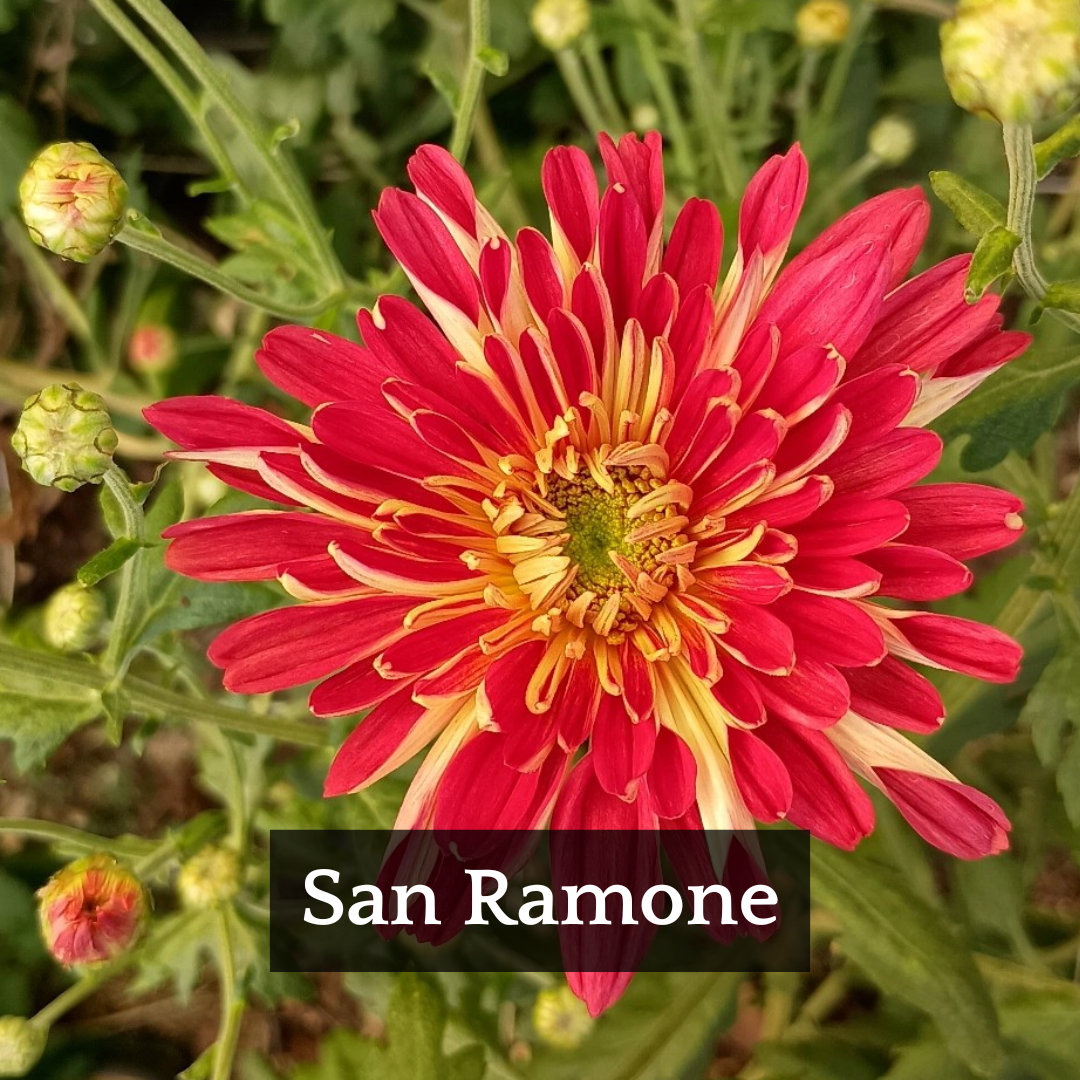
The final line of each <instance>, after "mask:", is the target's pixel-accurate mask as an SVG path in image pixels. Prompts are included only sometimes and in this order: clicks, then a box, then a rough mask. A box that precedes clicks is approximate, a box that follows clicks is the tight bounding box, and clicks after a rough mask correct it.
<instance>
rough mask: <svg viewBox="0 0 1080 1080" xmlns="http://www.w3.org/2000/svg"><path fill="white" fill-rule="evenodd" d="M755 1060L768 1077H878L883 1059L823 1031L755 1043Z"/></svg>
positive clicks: (817, 1079) (873, 1079)
mask: <svg viewBox="0 0 1080 1080" xmlns="http://www.w3.org/2000/svg"><path fill="white" fill-rule="evenodd" d="M754 1064H755V1065H758V1066H760V1067H761V1068H762V1069H763V1070H764V1071H765V1072H764V1075H766V1076H768V1078H769V1080H878V1078H879V1077H880V1076H881V1064H882V1063H881V1062H880V1061H876V1060H874V1059H873V1058H871V1057H868V1056H866V1055H865V1054H863V1053H862V1052H860V1051H859V1049H857V1048H856V1047H854V1046H851V1045H850V1044H849V1043H847V1042H845V1041H844V1040H843V1039H841V1038H838V1037H837V1036H835V1035H827V1034H824V1033H822V1034H819V1035H817V1036H816V1037H815V1038H812V1039H798V1040H786V1039H785V1040H784V1041H783V1042H763V1043H758V1044H757V1046H755V1047H754ZM935 1080H939V1078H938V1077H937V1076H936V1075H935Z"/></svg>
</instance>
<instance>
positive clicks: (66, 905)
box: [37, 854, 149, 967]
mask: <svg viewBox="0 0 1080 1080" xmlns="http://www.w3.org/2000/svg"><path fill="white" fill-rule="evenodd" d="M37 895H38V914H39V916H40V920H41V932H42V935H43V936H44V938H45V944H46V946H48V949H49V952H51V953H52V954H53V956H54V957H55V958H56V959H57V960H58V961H59V962H60V963H61V964H63V965H64V966H65V967H70V966H72V965H75V964H79V965H82V964H97V963H102V962H103V961H106V960H111V959H113V958H114V957H116V956H119V955H120V954H121V953H122V952H125V951H126V950H127V949H128V948H130V947H131V945H132V944H134V942H135V939H136V938H137V937H138V936H139V934H140V933H141V931H142V928H143V923H144V922H145V919H146V914H147V910H148V908H149V900H148V898H147V894H146V890H145V889H144V888H143V886H142V884H141V882H140V881H139V879H138V878H137V877H135V875H134V874H132V873H131V872H130V871H129V870H125V869H124V868H123V867H122V866H120V864H119V863H117V861H116V860H115V859H113V858H112V857H111V856H109V855H103V854H96V855H89V856H87V857H86V858H85V859H78V860H77V861H75V862H73V863H69V864H68V865H67V866H65V867H64V868H63V869H62V870H58V871H57V872H56V873H55V874H53V876H52V877H51V878H49V880H48V882H46V884H45V885H43V886H42V887H41V888H40V889H39V890H38V894H37Z"/></svg>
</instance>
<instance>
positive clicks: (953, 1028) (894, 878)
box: [810, 843, 1002, 1074]
mask: <svg viewBox="0 0 1080 1080" xmlns="http://www.w3.org/2000/svg"><path fill="white" fill-rule="evenodd" d="M810 865H811V871H812V878H811V882H812V888H813V892H814V895H815V897H816V898H817V899H818V900H820V901H821V902H822V903H823V904H824V905H825V906H826V907H828V908H829V909H830V910H831V911H832V912H833V913H834V914H835V915H836V916H837V919H838V920H839V923H840V925H841V927H842V928H843V930H842V933H841V936H840V945H841V947H842V948H843V950H844V952H845V953H846V954H847V955H848V956H849V957H850V958H851V960H852V961H854V963H856V964H857V965H858V966H859V967H860V968H862V970H863V971H864V972H865V973H866V974H867V975H868V976H869V977H870V978H871V979H872V980H873V981H874V982H875V983H876V984H877V985H878V986H879V987H881V989H882V990H883V991H884V992H885V993H887V994H889V995H890V996H892V997H898V998H900V999H901V1000H903V1001H906V1002H907V1003H908V1004H909V1005H912V1006H914V1007H915V1008H917V1009H920V1010H922V1011H923V1012H925V1013H926V1014H927V1015H928V1016H929V1017H930V1019H931V1020H933V1021H934V1023H935V1024H936V1025H937V1026H938V1029H939V1030H940V1031H941V1035H942V1038H943V1039H944V1040H945V1043H946V1044H947V1045H948V1047H949V1049H950V1050H951V1051H952V1053H953V1054H955V1055H956V1057H957V1058H958V1059H959V1060H961V1061H963V1062H964V1063H965V1064H966V1065H968V1066H969V1067H970V1068H972V1069H974V1070H975V1071H976V1072H980V1073H985V1074H992V1073H993V1072H994V1071H995V1070H996V1069H997V1068H998V1067H999V1066H1000V1065H1001V1061H1002V1049H1001V1041H1000V1037H999V1032H998V1020H997V1014H996V1012H995V1011H994V1005H993V1002H992V1001H991V999H990V995H989V993H988V991H987V989H986V985H985V983H984V982H983V979H982V976H981V975H980V974H979V970H978V968H977V967H976V966H975V961H974V959H973V958H972V955H971V953H970V952H969V951H968V949H967V948H966V947H965V946H964V945H963V944H961V942H960V941H959V940H958V939H957V938H956V936H955V935H954V934H953V932H952V931H951V930H950V929H949V928H948V926H947V925H946V922H945V918H944V916H943V915H942V913H941V912H940V911H937V910H935V909H934V908H932V907H931V906H930V905H929V904H927V903H926V901H924V900H923V899H921V898H920V897H919V896H918V895H917V894H916V893H914V892H913V891H912V889H911V888H910V886H909V885H908V883H907V881H906V880H905V879H904V878H903V876H902V875H901V874H899V873H898V872H897V871H895V870H893V869H892V868H891V867H888V866H885V865H883V864H881V863H877V862H875V861H873V860H871V859H870V858H868V857H867V856H865V855H862V854H861V853H859V852H853V853H848V852H839V851H835V850H833V849H832V848H829V847H826V846H825V845H824V844H820V843H815V844H814V845H813V847H812V848H811V863H810Z"/></svg>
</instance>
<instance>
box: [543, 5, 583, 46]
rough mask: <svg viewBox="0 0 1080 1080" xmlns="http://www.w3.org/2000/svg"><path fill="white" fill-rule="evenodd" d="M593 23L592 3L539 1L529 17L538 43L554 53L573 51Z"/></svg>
mask: <svg viewBox="0 0 1080 1080" xmlns="http://www.w3.org/2000/svg"><path fill="white" fill-rule="evenodd" d="M591 21H592V12H591V10H590V8H589V0H537V2H536V3H535V4H534V5H533V9H532V12H531V13H530V15H529V24H530V25H531V26H532V30H533V33H534V34H535V35H536V40H537V41H539V42H540V44H541V45H543V46H544V48H545V49H550V50H551V51H552V52H561V51H562V50H563V49H568V48H570V46H571V45H573V44H574V42H575V41H577V39H578V38H579V37H581V35H582V34H584V33H585V31H586V30H588V29H589V23H590V22H591Z"/></svg>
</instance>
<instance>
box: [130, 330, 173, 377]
mask: <svg viewBox="0 0 1080 1080" xmlns="http://www.w3.org/2000/svg"><path fill="white" fill-rule="evenodd" d="M127 354H128V363H129V364H131V366H132V368H134V369H135V370H136V371H142V372H145V373H146V374H149V375H154V374H160V373H161V372H164V371H168V370H169V369H170V368H172V366H173V365H174V364H175V363H176V358H177V356H179V350H178V348H177V344H176V334H174V333H173V331H172V329H171V328H170V327H168V326H165V325H163V324H161V323H140V324H139V325H138V326H136V327H135V329H134V330H133V331H132V332H131V337H130V338H128V349H127Z"/></svg>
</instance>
